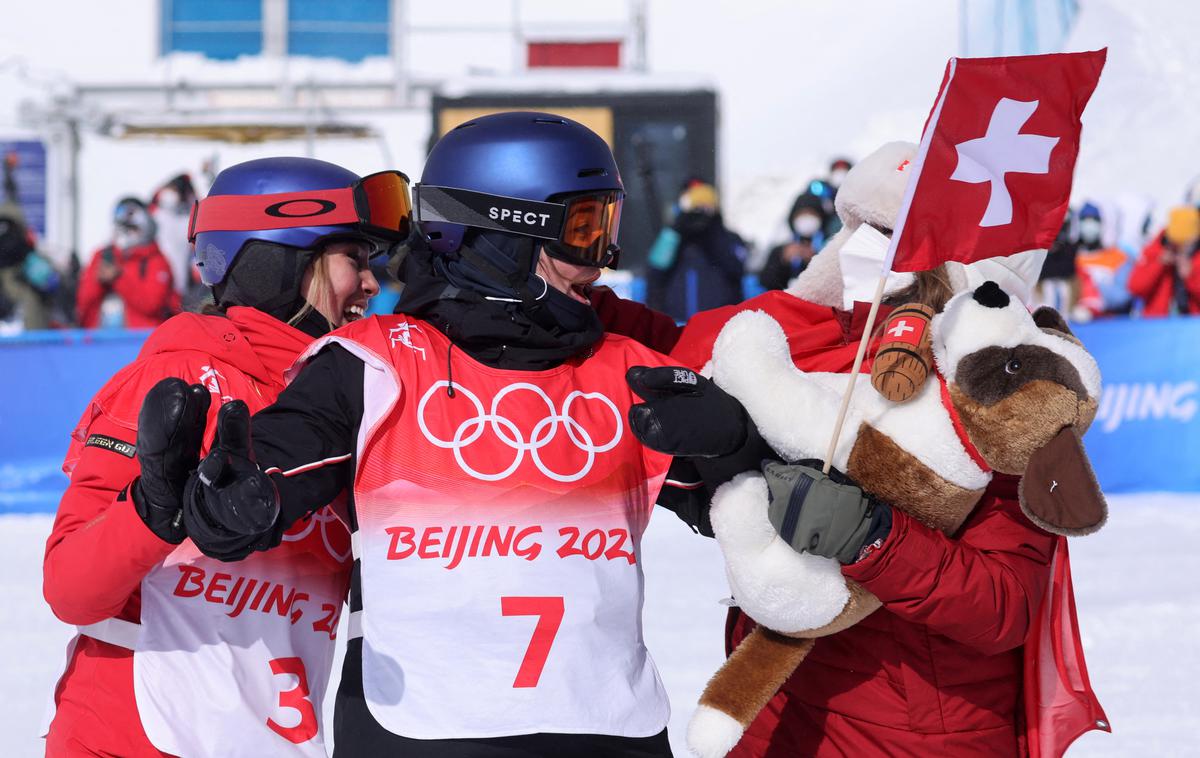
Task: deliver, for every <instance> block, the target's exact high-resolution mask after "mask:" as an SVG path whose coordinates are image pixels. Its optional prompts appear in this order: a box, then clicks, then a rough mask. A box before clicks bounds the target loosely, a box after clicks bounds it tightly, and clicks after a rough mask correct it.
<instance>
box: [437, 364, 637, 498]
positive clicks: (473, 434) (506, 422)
mask: <svg viewBox="0 0 1200 758" xmlns="http://www.w3.org/2000/svg"><path fill="white" fill-rule="evenodd" d="M449 385H450V383H449V382H448V381H446V380H444V379H443V380H441V381H438V382H435V383H434V384H433V386H432V387H430V388H429V389H428V390H426V391H425V395H424V396H423V397H422V398H421V402H420V403H419V404H418V405H417V425H418V426H419V427H420V428H421V433H422V434H424V435H425V439H427V440H429V442H430V443H431V444H433V445H436V446H437V447H440V448H442V449H444V450H453V451H454V460H455V461H457V462H458V466H459V468H461V469H462V470H463V471H464V472H465V473H467V474H469V475H470V476H472V477H474V478H476V479H480V480H482V481H485V482H496V481H499V480H501V479H504V478H506V477H508V476H509V475H511V474H512V473H513V472H514V471H516V470H517V467H518V466H520V465H521V461H523V460H525V454H526V453H528V454H529V455H530V457H531V458H532V460H533V464H534V465H535V466H537V468H538V470H539V471H541V472H542V473H543V474H545V475H546V476H548V477H549V478H551V479H553V480H554V481H556V482H576V481H579V480H580V479H582V478H583V477H585V476H587V474H588V472H589V471H591V470H592V466H593V465H594V464H595V462H596V454H597V453H604V452H607V451H609V450H612V449H613V448H614V447H616V446H617V443H618V442H620V441H621V434H622V432H623V431H624V424H623V423H622V420H621V412H620V411H619V410H617V406H616V404H614V403H613V401H612V400H609V399H608V398H607V397H605V396H604V395H602V394H601V393H599V392H579V391H578V390H576V391H574V392H572V393H571V394H569V395H567V397H566V399H565V400H563V403H562V408H561V409H555V407H554V402H553V401H552V400H551V399H550V397H549V396H548V395H547V394H546V393H545V392H543V391H542V388H541V387H538V386H537V385H534V384H529V383H527V382H515V383H513V384H510V385H508V386H507V387H505V388H504V389H502V390H500V391H499V392H497V393H496V396H495V397H493V398H492V405H491V409H490V410H489V411H488V412H486V413H485V412H484V408H483V403H482V402H481V401H480V400H479V398H478V396H476V395H475V393H474V392H471V391H470V390H469V389H467V388H466V387H464V386H462V385H461V384H457V383H456V384H455V385H454V391H455V393H462V395H463V397H465V398H467V399H468V400H470V401H471V405H472V406H474V408H475V416H474V418H469V419H467V420H465V421H463V422H462V423H461V424H459V425H458V428H457V429H455V430H454V437H453V438H452V439H449V440H444V439H441V438H440V437H438V436H437V435H435V434H433V433H432V432H431V431H429V426H428V425H427V424H426V423H425V406H426V405H427V404H428V403H429V399H430V398H432V397H433V396H434V394H435V393H436V392H437V391H438V390H440V389H442V388H443V387H448V386H449ZM520 390H525V391H528V392H532V393H534V394H535V395H537V396H538V397H540V398H541V399H542V402H544V403H545V404H546V409H547V412H548V415H547V416H546V417H545V418H543V419H541V420H540V421H538V422H537V423H536V424H535V425H534V427H533V431H532V433H531V434H530V435H529V439H528V440H526V439H525V435H524V434H523V433H522V432H521V429H520V427H518V426H517V425H516V424H515V423H513V422H512V421H511V420H510V419H507V418H505V417H504V416H501V415H500V414H499V413H498V412H497V409H498V408H499V407H500V401H501V400H503V399H504V398H506V397H508V395H509V394H511V393H513V392H517V391H520ZM581 398H582V399H583V400H599V401H600V402H602V403H604V405H605V406H607V407H608V409H609V410H610V411H612V415H613V421H614V422H615V424H616V426H615V431H614V432H613V435H612V438H611V439H609V440H608V441H606V442H604V443H603V444H596V440H593V439H592V435H591V434H590V433H589V432H588V430H587V429H585V428H584V427H583V424H581V423H579V422H578V421H576V420H575V419H574V418H572V417H571V405H572V403H574V402H575V401H576V400H579V399H581ZM560 427H561V428H562V429H563V430H564V432H565V434H566V438H567V439H568V440H570V442H571V444H573V445H574V446H575V447H576V449H578V450H580V451H581V452H583V453H586V454H587V460H585V461H584V463H583V465H582V466H581V467H580V468H579V470H578V471H575V472H573V473H567V474H560V473H559V472H557V471H554V470H553V469H551V468H550V467H549V466H547V465H546V462H545V461H544V460H542V456H541V450H542V449H543V448H545V447H546V446H547V445H549V444H550V443H551V442H552V441H553V440H554V439H555V437H557V436H558V430H559V428H560ZM489 429H490V430H491V432H492V433H493V434H495V435H496V437H497V438H498V439H499V440H500V441H501V442H502V443H504V444H505V445H506V446H507V447H509V448H511V449H513V450H515V451H516V455H515V456H514V457H513V461H512V463H510V464H509V465H508V467H507V468H505V469H504V470H503V471H500V472H498V473H494V474H489V473H484V472H482V471H478V470H476V469H475V468H474V467H473V466H471V464H469V463H467V461H466V459H464V458H463V448H466V447H468V446H470V445H471V444H472V443H474V442H476V441H477V440H479V438H480V437H482V436H483V434H484V432H486V431H488V430H489Z"/></svg>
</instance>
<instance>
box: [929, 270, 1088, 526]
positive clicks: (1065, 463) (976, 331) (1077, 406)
mask: <svg viewBox="0 0 1200 758" xmlns="http://www.w3.org/2000/svg"><path fill="white" fill-rule="evenodd" d="M932 328H933V332H934V343H933V344H934V359H935V361H936V362H937V366H938V370H939V371H940V372H941V374H942V376H943V377H944V378H945V380H946V383H947V385H948V389H949V393H950V398H951V401H952V403H953V405H954V408H955V409H956V410H957V412H958V414H959V416H960V417H961V419H962V424H963V426H964V427H965V428H966V431H967V434H968V435H969V436H970V440H971V442H972V443H974V445H975V447H976V448H977V449H978V450H979V453H980V454H981V456H982V457H983V459H984V460H985V461H987V463H988V465H989V466H990V467H991V468H992V469H994V470H995V471H999V472H1001V473H1006V474H1017V475H1023V478H1022V482H1021V507H1022V509H1023V510H1024V511H1025V515H1027V516H1028V517H1029V518H1030V520H1032V521H1033V522H1034V523H1035V524H1037V525H1038V526H1040V527H1042V528H1043V529H1045V530H1046V531H1049V532H1055V533H1059V534H1069V535H1082V534H1089V533H1091V532H1093V531H1096V530H1097V529H1099V528H1100V527H1101V526H1103V524H1104V521H1105V518H1106V514H1107V511H1106V507H1105V504H1104V499H1103V497H1102V495H1101V494H1100V489H1099V485H1098V484H1097V483H1096V480H1095V476H1094V475H1093V473H1092V470H1091V466H1090V465H1089V464H1088V461H1087V456H1086V454H1085V453H1084V450H1083V445H1082V443H1081V441H1080V437H1081V436H1082V434H1083V433H1084V432H1085V431H1087V428H1088V426H1089V425H1090V424H1091V423H1092V419H1093V418H1095V416H1096V407H1097V403H1098V400H1099V397H1100V370H1099V367H1098V366H1097V365H1096V361H1095V359H1094V358H1092V356H1091V355H1090V354H1089V353H1088V352H1087V351H1086V350H1084V349H1083V347H1082V346H1081V345H1080V344H1079V341H1078V340H1076V339H1075V338H1074V337H1073V336H1072V335H1071V333H1070V331H1069V330H1068V329H1067V327H1066V324H1065V323H1064V322H1063V321H1062V318H1061V317H1060V316H1059V315H1058V314H1057V313H1056V312H1055V311H1053V310H1051V309H1049V308H1042V309H1039V310H1038V311H1037V312H1036V313H1034V314H1033V315H1032V316H1030V314H1029V312H1028V311H1027V310H1026V309H1025V307H1024V305H1023V304H1021V303H1020V301H1018V300H1016V299H1015V298H1012V297H1009V295H1008V294H1007V293H1006V292H1005V291H1004V290H1002V289H1000V287H998V286H997V285H996V284H995V283H994V282H986V283H984V284H983V285H981V286H980V287H978V288H976V289H975V291H974V292H969V293H962V294H960V295H957V296H955V297H954V299H952V300H951V301H950V302H949V303H948V304H947V306H946V309H945V310H944V311H943V312H942V313H941V314H939V315H937V316H935V317H934V320H933V327H932Z"/></svg>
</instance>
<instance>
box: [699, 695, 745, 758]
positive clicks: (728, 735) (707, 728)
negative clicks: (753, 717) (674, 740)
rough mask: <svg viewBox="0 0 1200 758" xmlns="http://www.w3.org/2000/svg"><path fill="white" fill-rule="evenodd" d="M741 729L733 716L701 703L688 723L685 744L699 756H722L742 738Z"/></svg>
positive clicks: (705, 757) (706, 757)
mask: <svg viewBox="0 0 1200 758" xmlns="http://www.w3.org/2000/svg"><path fill="white" fill-rule="evenodd" d="M742 731H743V730H742V725H741V724H739V723H738V722H737V721H735V720H734V719H733V717H731V716H728V715H726V714H724V713H721V712H720V711H718V710H717V709H716V708H710V707H708V706H707V705H702V706H700V707H699V708H697V709H696V712H695V713H694V714H692V720H691V722H690V723H689V724H688V731H687V744H688V747H689V748H691V751H692V752H693V753H695V754H696V755H698V756H700V758H723V756H725V754H727V753H728V752H729V751H730V750H732V749H733V746H734V745H736V744H737V743H738V740H740V739H741V738H742Z"/></svg>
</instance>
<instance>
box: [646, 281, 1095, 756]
mask: <svg viewBox="0 0 1200 758" xmlns="http://www.w3.org/2000/svg"><path fill="white" fill-rule="evenodd" d="M934 279H935V277H933V276H931V275H929V274H921V275H919V284H920V285H921V286H919V287H916V288H913V289H910V290H908V291H905V292H902V293H898V294H897V295H896V296H894V297H893V298H892V299H891V303H892V305H896V304H899V303H900V302H907V301H910V300H919V301H924V302H927V303H929V304H931V305H934V306H935V307H940V306H941V304H943V303H944V301H945V299H946V298H947V297H948V295H949V292H948V291H947V290H946V288H945V287H944V285H938V284H937V283H936V281H934ZM930 283H932V286H924V285H927V284H930ZM857 306H858V307H856V308H855V309H854V310H853V311H849V312H847V311H842V310H840V309H835V308H833V307H829V306H820V305H814V304H813V303H810V302H806V301H805V300H802V299H800V298H799V297H796V296H795V295H793V294H791V293H789V292H770V293H767V294H765V295H762V296H761V297H759V298H755V299H754V300H751V301H748V302H746V303H744V304H742V305H740V306H731V307H730V308H725V309H719V310H717V311H711V312H708V313H703V314H698V315H697V316H696V317H695V318H693V320H692V321H691V322H689V324H688V325H687V327H686V328H685V329H684V333H683V335H682V337H681V338H680V341H679V344H678V346H677V347H676V350H675V352H674V353H673V354H672V356H673V357H675V358H679V359H681V361H682V362H684V363H686V364H688V365H691V366H694V367H699V366H700V365H703V363H705V362H706V360H707V356H709V355H711V353H712V344H713V341H714V340H715V337H716V335H717V334H718V333H719V332H720V329H721V326H723V325H724V323H725V322H726V321H728V320H729V318H731V317H732V316H733V315H734V314H735V313H737V312H739V311H742V310H753V309H760V310H764V311H766V312H767V313H768V314H769V315H771V316H772V317H773V318H775V319H776V320H777V321H779V323H780V324H781V325H782V326H783V328H784V331H785V333H786V334H787V335H788V342H789V345H790V347H791V352H792V359H793V361H794V362H795V364H796V366H797V367H798V368H800V369H802V370H806V371H834V372H846V371H849V370H850V369H851V367H852V364H853V361H854V354H855V352H856V350H857V348H858V343H859V342H860V341H861V339H862V338H863V333H862V329H863V324H864V322H865V316H866V310H867V309H866V307H865V304H862V303H860V304H857ZM884 310H885V312H886V311H887V310H888V307H887V306H885V307H884ZM881 318H886V316H884V317H881ZM866 370H868V371H869V367H868V368H867V369H866ZM635 388H637V385H636V384H635ZM681 389H685V390H686V392H682V393H680V394H678V395H670V394H669V390H668V391H667V393H664V392H663V388H661V387H660V388H658V390H659V393H658V396H657V397H654V396H652V395H650V394H647V393H645V392H642V393H641V394H643V396H645V397H647V398H648V402H646V403H644V404H643V405H641V406H635V407H634V409H633V411H631V416H630V418H631V426H632V428H633V430H634V432H635V434H637V435H638V437H639V438H641V439H642V440H643V442H645V443H646V444H647V445H648V446H650V447H652V448H655V449H657V450H661V451H664V452H673V453H677V454H679V453H683V454H685V455H688V456H693V457H694V456H716V459H715V460H714V459H712V458H710V459H708V460H707V461H706V460H704V459H700V460H697V467H698V468H699V469H700V472H701V474H702V475H703V478H704V479H705V484H706V485H707V486H708V487H709V488H712V487H714V486H715V485H717V484H719V483H720V482H721V481H724V480H725V479H726V478H728V477H729V476H730V475H731V474H732V473H735V472H736V471H738V470H744V469H746V468H752V467H756V466H757V462H758V461H759V460H761V459H762V458H763V457H775V454H774V453H773V452H771V451H770V450H769V449H766V448H764V447H763V443H762V442H761V439H760V438H759V437H758V435H757V433H756V430H755V429H754V428H753V424H751V423H749V419H748V417H747V416H746V415H745V412H744V410H742V409H741V408H740V405H739V404H737V403H736V401H734V400H733V399H732V398H731V397H729V396H728V395H726V394H725V393H723V392H722V391H721V390H720V389H719V388H717V387H716V386H715V385H713V384H711V383H707V384H706V383H705V382H703V381H702V382H701V383H700V385H699V386H690V387H687V388H681ZM693 421H694V422H695V423H693ZM713 429H722V430H723V431H722V432H721V433H720V434H719V435H718V434H716V433H715V432H713V431H710V430H713ZM710 442H711V444H709V443H710ZM739 443H740V447H739ZM738 464H740V466H739V465H738ZM714 470H715V472H716V473H715V474H714V473H713V472H714ZM1018 481H1019V480H1018V478H1016V477H1010V476H1001V475H997V476H995V477H994V479H993V481H992V484H991V486H990V487H989V488H988V490H987V491H986V493H985V494H984V496H983V498H982V499H981V500H980V502H979V504H978V505H977V506H976V508H975V510H974V512H973V513H972V515H971V516H970V517H969V518H968V520H967V522H966V523H965V524H964V525H963V526H962V528H961V529H960V530H959V531H958V532H957V533H956V534H954V535H953V536H952V537H947V536H945V535H943V534H942V533H940V532H937V531H935V530H932V529H930V528H928V527H926V526H924V525H922V524H921V523H920V522H918V521H916V520H915V519H913V518H911V517H910V516H908V515H907V514H905V513H903V512H901V511H899V510H892V509H891V508H890V507H888V506H887V505H886V504H881V507H880V508H879V509H877V510H876V512H875V513H874V515H873V516H872V517H871V520H870V522H869V523H866V522H864V524H863V525H862V529H860V530H857V531H856V532H855V533H856V534H862V535H865V537H863V538H862V544H861V545H860V546H859V547H861V550H857V549H856V550H855V551H854V552H855V553H856V557H857V560H854V561H852V562H850V563H847V564H846V565H844V566H843V568H842V572H843V574H844V575H845V576H846V577H847V578H850V579H853V580H855V581H857V582H858V583H860V584H862V585H863V586H865V587H866V588H867V589H868V590H870V591H871V592H872V593H873V594H874V595H875V596H876V597H878V598H879V599H880V600H881V601H882V603H883V607H882V608H881V609H880V610H879V611H876V612H875V613H874V614H872V615H871V616H869V617H867V618H866V619H864V620H863V621H861V622H860V623H859V624H857V625H856V626H853V627H851V628H850V629H848V630H846V631H843V632H840V633H838V634H835V635H832V636H830V637H823V638H821V639H820V640H818V641H817V644H816V645H815V646H814V648H813V650H812V652H811V653H809V655H808V657H807V658H806V659H805V660H804V661H803V663H802V664H801V665H800V667H799V668H798V669H797V671H796V672H795V674H793V676H792V677H791V678H790V679H789V680H788V681H787V682H786V683H785V684H784V686H783V687H782V688H781V690H780V691H779V692H778V693H777V694H776V696H775V697H774V698H773V699H772V700H771V701H770V703H769V704H768V706H767V707H766V708H765V709H764V710H763V711H762V712H761V713H760V714H759V716H758V717H757V719H755V721H754V722H753V723H752V724H751V725H750V727H749V728H748V729H747V731H746V733H745V735H744V736H743V738H742V740H741V742H740V743H739V744H738V746H737V747H736V748H735V749H734V750H733V752H732V753H731V755H734V756H739V758H747V757H749V756H772V757H773V756H779V757H780V758H782V756H795V755H803V756H844V755H893V756H925V755H953V756H967V755H988V756H1018V755H1027V754H1030V753H1031V752H1032V753H1033V754H1035V755H1059V754H1061V750H1065V748H1066V746H1067V745H1069V744H1070V743H1071V742H1072V741H1073V740H1074V739H1075V738H1076V737H1078V736H1079V735H1080V734H1082V733H1083V732H1084V731H1087V730H1089V729H1093V728H1102V729H1106V728H1107V723H1106V722H1105V720H1104V714H1103V711H1102V710H1100V707H1099V704H1098V703H1097V702H1096V701H1095V697H1094V695H1092V693H1091V691H1090V687H1089V686H1088V685H1087V676H1086V671H1085V670H1084V669H1083V664H1082V653H1081V652H1080V651H1079V647H1078V638H1077V637H1072V635H1074V634H1077V631H1076V630H1075V628H1074V627H1073V623H1074V607H1073V601H1072V600H1071V599H1070V582H1069V568H1065V567H1063V566H1062V564H1065V562H1066V552H1065V545H1063V544H1062V542H1063V541H1062V538H1058V537H1055V536H1053V535H1050V534H1048V533H1046V532H1044V531H1042V530H1041V529H1039V528H1038V527H1036V526H1034V525H1033V524H1032V523H1031V522H1030V521H1029V520H1028V519H1027V518H1026V517H1025V516H1024V514H1023V513H1022V512H1021V509H1020V505H1019V503H1018V499H1017V484H1018ZM801 512H802V513H803V511H801ZM884 512H886V516H885V515H884ZM854 526H855V527H857V526H858V524H855V525H854ZM701 529H704V526H703V525H702V526H701ZM831 539H834V542H836V539H835V538H831ZM827 557H833V556H832V555H830V556H827ZM1055 562H1057V563H1058V564H1059V566H1058V567H1056V566H1054V564H1055ZM1055 568H1058V569H1059V570H1057V571H1054V569H1055ZM1064 569H1065V570H1066V572H1067V573H1064ZM1052 586H1054V587H1055V591H1056V593H1057V594H1058V595H1059V596H1060V598H1061V599H1062V600H1063V601H1065V602H1066V603H1069V604H1070V605H1069V607H1067V606H1065V607H1064V608H1063V610H1062V613H1063V614H1064V617H1063V619H1062V620H1061V622H1060V623H1059V624H1058V626H1056V627H1055V628H1056V629H1058V630H1059V631H1064V632H1065V634H1066V638H1067V639H1068V640H1071V641H1072V642H1073V643H1074V649H1073V650H1069V651H1067V652H1066V653H1064V654H1063V656H1060V657H1065V658H1067V659H1068V660H1066V661H1065V662H1064V664H1063V665H1065V666H1066V667H1067V669H1068V670H1070V672H1071V675H1078V679H1077V682H1078V686H1077V687H1076V688H1075V690H1074V691H1073V694H1071V695H1069V697H1070V698H1071V700H1070V703H1069V707H1067V708H1066V710H1068V711H1069V714H1068V715H1067V717H1065V718H1062V719H1060V720H1058V721H1057V722H1055V723H1054V724H1053V728H1052V729H1050V730H1047V729H1046V724H1045V722H1042V723H1035V724H1032V725H1031V724H1029V723H1027V721H1028V720H1029V717H1030V716H1032V719H1033V720H1039V721H1040V714H1039V713H1038V708H1037V706H1038V703H1028V702H1026V701H1024V700H1023V690H1024V688H1025V687H1026V685H1027V684H1028V683H1029V682H1030V680H1029V678H1028V677H1029V676H1030V674H1031V672H1034V671H1037V670H1038V666H1039V665H1044V664H1045V662H1043V661H1039V660H1038V654H1039V651H1038V650H1034V649H1026V646H1028V645H1030V644H1033V643H1035V642H1036V640H1037V639H1038V636H1039V635H1040V634H1041V633H1042V631H1043V626H1044V625H1045V624H1049V623H1051V622H1050V620H1049V618H1048V611H1047V607H1046V606H1043V600H1044V598H1045V597H1046V594H1047V590H1048V588H1051V587H1052ZM735 599H736V598H735ZM1067 614H1069V615H1067ZM753 627H754V622H753V621H752V620H751V619H750V618H749V617H747V616H745V615H744V614H742V613H741V612H740V611H739V610H738V609H737V608H733V609H732V610H731V612H730V615H729V620H728V623H727V627H726V644H727V652H731V651H732V650H733V648H734V647H736V646H737V645H738V643H739V642H740V641H741V640H742V639H743V638H744V637H745V636H746V635H747V634H748V633H749V631H750V630H751V629H753ZM1068 647H1070V646H1069V645H1068ZM1049 664H1050V665H1055V662H1054V661H1053V660H1051V661H1049ZM1035 699H1036V698H1035ZM1031 704H1032V706H1033V710H1032V711H1029V710H1027V709H1028V707H1029V706H1030V705H1031ZM1039 729H1040V731H1039ZM1032 740H1036V741H1037V745H1030V742H1031V741H1032Z"/></svg>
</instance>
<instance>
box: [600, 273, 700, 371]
mask: <svg viewBox="0 0 1200 758" xmlns="http://www.w3.org/2000/svg"><path fill="white" fill-rule="evenodd" d="M591 300H592V307H593V308H595V309H596V315H597V316H599V317H600V322H601V323H603V324H604V331H606V332H611V333H613V334H619V335H621V336H623V337H629V338H630V339H632V340H634V341H636V342H640V343H641V344H643V345H645V346H646V347H648V348H650V349H651V350H654V351H657V352H659V353H662V354H663V355H666V354H668V353H670V352H671V349H672V348H674V347H675V343H676V342H678V341H679V335H680V334H682V333H683V327H681V326H678V325H676V323H675V319H673V318H671V317H670V316H668V315H667V314H665V313H659V312H658V311H656V310H654V309H653V308H649V307H647V306H645V305H642V304H641V303H639V302H637V301H635V300H622V299H621V298H620V297H619V296H618V295H617V293H615V292H613V291H612V290H611V289H609V288H608V287H593V288H592V294H591Z"/></svg>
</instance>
